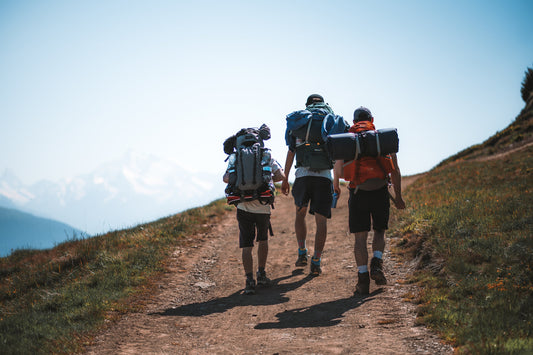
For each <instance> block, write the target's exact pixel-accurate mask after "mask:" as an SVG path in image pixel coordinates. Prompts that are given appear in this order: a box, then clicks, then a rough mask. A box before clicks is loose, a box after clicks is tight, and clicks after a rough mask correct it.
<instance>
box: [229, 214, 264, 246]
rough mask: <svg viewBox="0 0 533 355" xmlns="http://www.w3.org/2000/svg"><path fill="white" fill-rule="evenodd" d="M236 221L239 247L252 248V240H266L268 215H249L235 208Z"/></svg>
mask: <svg viewBox="0 0 533 355" xmlns="http://www.w3.org/2000/svg"><path fill="white" fill-rule="evenodd" d="M237 221H238V222H239V247H240V248H247V247H253V246H254V240H256V231H257V241H260V240H268V227H269V226H270V215H269V214H264V213H251V212H247V211H243V210H241V209H239V208H237Z"/></svg>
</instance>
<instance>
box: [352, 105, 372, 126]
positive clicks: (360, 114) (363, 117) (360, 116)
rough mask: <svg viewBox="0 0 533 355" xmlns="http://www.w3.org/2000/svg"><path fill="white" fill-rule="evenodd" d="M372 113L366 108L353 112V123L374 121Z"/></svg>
mask: <svg viewBox="0 0 533 355" xmlns="http://www.w3.org/2000/svg"><path fill="white" fill-rule="evenodd" d="M372 118H373V117H372V112H370V110H369V109H367V108H366V107H363V106H361V107H359V108H358V109H357V110H355V111H354V112H353V121H354V122H359V121H371V120H372Z"/></svg>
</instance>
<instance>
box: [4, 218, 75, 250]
mask: <svg viewBox="0 0 533 355" xmlns="http://www.w3.org/2000/svg"><path fill="white" fill-rule="evenodd" d="M83 236H84V235H83V232H82V231H80V230H77V229H76V228H73V227H71V226H69V225H67V224H65V223H61V222H57V221H54V220H51V219H47V218H42V217H36V216H34V215H32V214H29V213H25V212H20V211H17V210H15V209H11V208H3V207H0V257H3V256H7V255H9V253H10V252H11V251H12V250H15V249H21V248H32V249H46V248H52V247H54V246H55V245H56V244H58V243H61V242H64V241H65V240H67V239H73V238H79V237H83Z"/></svg>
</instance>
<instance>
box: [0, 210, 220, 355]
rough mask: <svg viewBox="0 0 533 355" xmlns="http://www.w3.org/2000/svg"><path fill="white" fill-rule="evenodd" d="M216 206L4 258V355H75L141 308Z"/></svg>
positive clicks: (0, 263)
mask: <svg viewBox="0 0 533 355" xmlns="http://www.w3.org/2000/svg"><path fill="white" fill-rule="evenodd" d="M225 209H226V205H225V201H221V200H219V201H215V202H213V203H211V204H209V205H207V206H205V207H201V208H196V209H192V210H189V211H186V212H183V213H180V214H178V215H175V216H171V217H167V218H163V219H161V220H158V221H155V222H153V223H148V224H144V225H139V226H137V227H134V228H131V229H128V230H122V231H114V232H110V233H107V234H105V235H101V236H97V237H93V238H87V239H80V240H72V241H68V242H66V243H62V244H60V245H58V246H57V247H56V248H54V249H51V250H45V251H42V250H17V251H14V252H13V253H12V254H11V255H10V256H8V257H5V258H0V349H1V350H0V353H2V354H40V353H43V354H49V353H65V354H70V353H74V352H77V351H79V350H80V349H82V346H83V344H84V342H86V340H87V339H89V338H90V336H91V334H92V332H94V331H95V330H96V329H99V328H100V327H102V326H104V324H106V321H109V320H111V319H114V318H116V317H117V316H118V315H120V314H123V313H125V312H128V311H131V310H132V309H134V308H135V307H138V306H139V296H140V295H143V294H146V293H148V292H150V291H151V280H152V279H153V278H154V277H157V275H158V274H160V273H161V272H164V271H165V268H166V266H165V260H167V259H168V256H169V253H170V252H172V251H173V250H175V248H176V247H177V246H183V247H186V246H191V245H196V244H197V243H198V242H199V240H195V239H193V238H191V234H193V233H198V232H201V231H202V229H205V228H208V225H209V224H213V223H217V221H218V219H219V217H220V216H221V215H222V214H223V212H224V211H225Z"/></svg>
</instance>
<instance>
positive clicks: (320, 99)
mask: <svg viewBox="0 0 533 355" xmlns="http://www.w3.org/2000/svg"><path fill="white" fill-rule="evenodd" d="M315 102H324V98H323V97H322V96H320V95H318V94H313V95H309V97H308V98H307V102H306V103H305V106H309V105H311V104H314V103H315Z"/></svg>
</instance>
